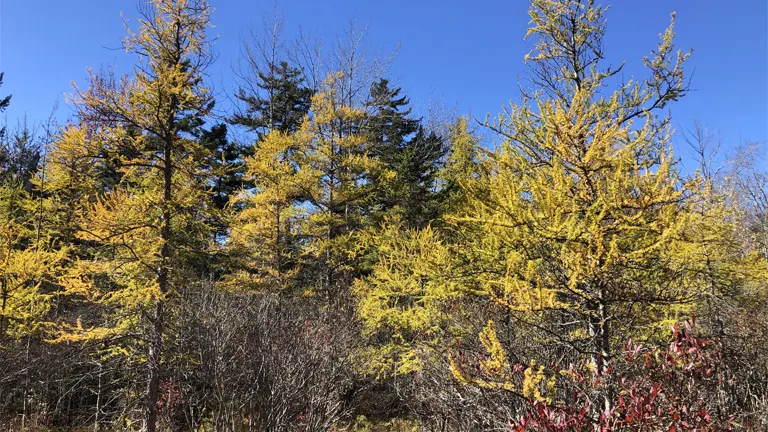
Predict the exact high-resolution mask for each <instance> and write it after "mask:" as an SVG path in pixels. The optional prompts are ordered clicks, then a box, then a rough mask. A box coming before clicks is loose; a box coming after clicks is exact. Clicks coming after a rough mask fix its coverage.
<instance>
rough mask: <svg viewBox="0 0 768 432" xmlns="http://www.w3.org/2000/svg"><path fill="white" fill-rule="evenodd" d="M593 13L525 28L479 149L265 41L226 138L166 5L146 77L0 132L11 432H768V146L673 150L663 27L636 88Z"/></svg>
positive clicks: (192, 8)
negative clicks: (727, 151)
mask: <svg viewBox="0 0 768 432" xmlns="http://www.w3.org/2000/svg"><path fill="white" fill-rule="evenodd" d="M605 11H606V8H605V7H603V6H599V5H597V4H595V3H594V2H593V1H586V0H531V5H530V16H531V25H530V28H529V29H528V33H527V35H526V37H527V38H528V40H529V41H530V43H531V47H532V51H531V52H530V53H529V54H528V55H527V56H526V58H525V59H526V63H527V65H528V67H529V75H528V77H527V79H526V80H525V81H523V85H521V89H522V95H520V97H519V98H516V99H515V100H518V102H512V103H511V105H510V107H509V108H508V109H506V110H505V111H504V112H503V113H502V114H501V115H500V116H499V117H498V118H497V119H496V120H495V121H493V122H486V123H484V124H475V125H474V126H473V123H472V122H470V121H469V120H468V119H466V118H464V117H459V118H454V119H449V120H446V121H444V122H443V123H442V124H440V123H439V122H436V121H435V120H434V119H431V121H429V122H427V121H425V120H424V119H423V118H421V117H419V116H417V115H415V114H414V107H413V106H412V104H411V102H410V99H409V98H408V96H407V95H406V94H404V92H403V90H402V89H401V88H400V87H398V86H397V85H395V84H394V83H392V82H391V81H390V80H388V79H387V77H386V76H384V71H385V70H386V67H385V66H386V64H387V63H388V61H389V59H388V58H373V59H371V58H364V57H361V55H360V53H362V52H363V50H361V46H360V43H361V39H360V37H359V36H360V35H359V33H357V32H356V31H354V28H352V29H351V30H350V31H349V32H348V33H347V34H346V37H348V40H340V41H338V43H337V44H336V45H335V46H336V48H335V50H334V51H332V52H322V51H321V50H319V49H317V48H316V47H315V46H314V45H313V44H312V43H311V42H309V41H307V40H304V39H299V40H297V41H295V43H292V44H289V43H286V41H284V40H283V39H282V38H281V34H280V29H281V21H280V20H279V19H276V20H275V21H274V22H273V23H272V24H271V25H267V26H265V29H267V30H268V31H267V32H266V33H265V34H252V36H253V37H254V38H255V39H254V40H252V41H250V42H248V43H246V45H245V47H244V64H245V67H244V69H242V70H241V71H240V72H239V73H236V76H235V78H234V79H235V82H237V83H238V89H237V91H236V92H235V94H234V97H233V98H232V100H233V101H234V102H235V103H236V104H237V106H236V108H235V109H233V110H232V112H231V113H228V114H227V115H225V116H223V118H225V119H226V120H221V118H222V117H218V118H219V121H218V122H217V121H215V120H216V119H215V118H214V116H213V115H212V113H213V109H214V97H213V95H214V93H213V92H212V90H211V89H210V88H209V87H208V83H207V82H206V77H207V75H206V70H207V68H208V67H209V66H210V65H211V64H212V62H213V59H214V57H213V54H212V53H213V42H212V39H211V38H210V36H209V34H208V32H209V27H210V20H211V18H212V7H211V5H210V4H209V3H208V2H207V1H206V0H151V1H149V2H148V3H147V4H146V5H144V6H142V7H141V8H140V12H141V15H142V19H141V20H139V25H138V28H137V29H135V30H131V29H128V35H127V37H126V38H125V40H124V46H125V48H126V50H127V51H128V53H130V54H132V55H134V56H135V58H136V64H135V67H134V68H133V69H132V70H131V72H130V73H129V74H127V75H125V76H122V77H116V76H114V75H113V74H111V73H109V72H100V73H94V74H92V75H91V77H90V80H89V83H88V86H87V87H86V88H75V90H74V95H73V96H72V97H71V98H70V101H69V102H70V103H71V105H72V106H73V107H74V112H75V114H74V116H73V118H72V119H70V120H69V121H68V122H67V123H65V124H63V125H60V126H59V127H58V128H57V129H56V130H49V131H47V132H48V133H47V134H46V136H37V135H36V134H35V133H34V132H33V131H32V130H30V128H27V127H26V124H25V123H20V126H19V127H18V128H16V129H15V130H10V131H6V128H2V129H0V142H1V143H2V147H0V301H1V303H0V427H2V428H4V429H8V430H85V429H92V430H94V431H99V430H143V431H156V430H162V431H171V430H174V431H186V430H216V431H245V430H248V431H251V430H257V431H294V430H296V431H298V430H304V431H342V430H393V431H398V430H414V431H415V430H431V431H476V430H515V431H517V430H519V431H570V430H583V431H619V430H686V431H694V430H697V431H698V430H763V428H765V427H766V426H768V415H767V414H766V413H768V355H767V354H766V353H765V352H764V350H763V349H762V347H763V346H764V345H765V343H768V339H766V337H767V336H766V335H768V320H767V319H766V318H765V316H766V313H768V293H766V281H767V280H768V261H767V259H768V240H766V239H768V225H767V224H766V221H767V220H768V216H767V214H766V211H768V199H766V196H768V175H767V174H766V173H765V171H764V170H762V169H761V168H763V166H761V165H760V163H758V162H755V160H759V158H760V157H761V156H764V155H763V154H762V153H761V151H762V150H764V146H761V145H757V144H755V145H747V146H742V147H739V148H737V149H735V150H736V151H735V152H734V153H733V154H732V155H731V157H730V158H729V159H728V161H727V162H726V163H724V164H723V166H722V167H716V166H714V165H713V162H712V161H713V160H714V157H713V155H714V154H715V153H716V152H717V151H719V150H720V149H719V147H718V143H717V142H716V139H715V137H714V136H713V135H712V134H710V133H708V132H707V130H706V129H705V128H704V127H703V126H701V125H699V124H697V125H695V127H694V128H693V129H691V130H690V131H687V132H686V133H683V134H678V133H675V132H674V131H673V130H672V128H671V124H672V119H671V118H670V116H669V114H668V111H667V108H668V107H669V106H670V104H673V103H674V102H675V101H677V100H679V99H680V98H683V97H685V95H686V94H687V93H688V90H689V78H688V75H686V73H685V68H684V66H685V62H686V60H687V59H688V57H689V55H690V53H689V52H683V51H677V50H676V49H675V47H674V18H675V17H674V14H673V15H672V24H671V25H670V26H669V28H668V29H667V30H666V31H664V32H663V33H661V35H660V41H659V44H658V46H657V47H656V48H655V49H654V50H652V51H651V53H650V54H649V55H648V56H647V57H646V58H644V59H643V63H644V65H645V67H646V70H645V71H644V72H642V73H641V75H639V76H640V78H637V79H633V80H631V81H623V80H621V76H622V75H621V73H622V68H621V67H619V68H611V67H610V66H606V61H605V59H604V53H603V43H604V37H605V29H606V21H605ZM324 59H325V60H326V61H323V60H324ZM2 78H3V75H2V74H1V73H0V84H2ZM16 97H21V98H23V97H24V95H17V96H16ZM9 103H11V99H10V97H9V96H5V97H0V112H2V111H3V110H5V108H6V107H7V106H8V104H9ZM474 127H477V128H483V129H484V130H485V132H486V133H487V134H490V135H491V136H492V137H493V141H492V144H491V143H485V142H483V141H481V140H480V139H479V138H478V136H477V135H476V134H475V133H474V131H473V128H474ZM233 132H237V133H233ZM681 145H690V146H691V150H692V152H693V154H694V155H695V157H694V158H692V159H691V160H686V161H682V162H681V161H680V160H679V159H678V158H677V157H676V156H675V155H674V153H673V147H674V146H678V147H679V146H681ZM683 163H684V164H686V165H687V166H689V167H690V166H694V165H695V166H696V167H697V168H698V169H697V170H696V171H695V173H694V174H692V175H683V174H681V169H680V167H681V166H682V164H683Z"/></svg>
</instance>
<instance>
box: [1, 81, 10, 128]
mask: <svg viewBox="0 0 768 432" xmlns="http://www.w3.org/2000/svg"><path fill="white" fill-rule="evenodd" d="M3 75H4V73H3V72H0V87H2V85H3ZM10 103H11V96H6V97H3V98H0V114H1V113H2V112H3V111H5V110H6V109H7V108H8V105H9V104H10ZM4 136H5V125H3V126H2V127H0V139H2V138H3V137H4Z"/></svg>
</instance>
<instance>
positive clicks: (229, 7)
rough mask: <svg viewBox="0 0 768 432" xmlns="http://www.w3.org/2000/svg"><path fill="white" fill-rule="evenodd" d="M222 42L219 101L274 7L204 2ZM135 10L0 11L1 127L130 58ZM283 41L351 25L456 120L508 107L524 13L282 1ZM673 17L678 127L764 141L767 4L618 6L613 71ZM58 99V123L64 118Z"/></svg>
mask: <svg viewBox="0 0 768 432" xmlns="http://www.w3.org/2000/svg"><path fill="white" fill-rule="evenodd" d="M212 3H213V5H214V6H215V7H216V12H215V13H214V16H213V23H214V24H215V25H216V28H215V30H214V32H216V33H218V35H219V40H218V42H217V46H216V49H217V51H218V54H219V59H218V62H217V63H216V64H215V65H214V66H213V68H212V69H211V70H210V73H211V76H212V79H213V81H214V82H213V84H214V86H215V87H216V88H217V90H218V91H222V90H224V91H227V90H231V88H232V82H231V73H230V70H231V65H232V64H233V63H234V62H236V61H237V57H238V51H239V40H240V36H241V35H242V34H243V33H244V32H246V31H247V29H248V27H249V25H254V26H258V25H259V24H260V22H261V18H262V16H263V14H265V13H271V11H272V9H273V6H274V4H273V2H272V1H271V0H246V1H242V0H212ZM136 4H137V0H109V1H106V0H66V1H62V0H0V71H4V72H5V84H4V85H3V86H2V87H1V88H0V94H3V95H4V94H9V93H10V94H12V95H13V100H12V105H11V108H10V109H9V110H8V114H7V115H8V121H9V123H13V122H14V121H15V119H16V118H17V117H19V116H21V115H23V114H24V113H26V114H27V115H28V116H29V118H30V120H32V121H41V120H43V119H45V118H46V117H47V116H48V113H49V112H50V110H51V107H52V104H53V102H54V101H55V100H56V99H57V98H58V97H60V95H62V94H63V93H66V92H69V91H70V87H69V81H70V80H74V81H76V82H78V83H83V82H84V79H85V77H86V72H85V68H86V67H87V66H94V67H99V66H102V65H109V64H113V63H117V64H118V67H119V68H120V69H123V68H125V67H127V66H129V65H130V64H131V62H132V59H131V58H129V57H127V56H126V54H124V53H123V52H122V51H115V50H111V49H109V48H117V47H119V44H120V40H121V38H122V37H123V35H124V30H123V27H122V22H121V19H120V12H121V11H124V12H125V16H126V17H127V18H129V19H131V18H135V17H136ZM279 6H280V9H281V10H282V12H283V13H284V15H285V17H286V29H285V31H286V36H287V37H289V38H290V37H291V36H292V35H293V34H295V33H296V31H297V30H298V29H299V28H300V27H301V28H302V29H304V30H305V31H309V32H311V33H312V34H313V35H315V36H318V37H321V38H323V39H325V40H326V41H328V42H330V41H332V40H333V39H334V37H335V35H336V34H338V33H340V32H341V31H342V29H343V28H344V27H345V25H346V24H347V23H348V22H349V21H350V20H352V19H356V20H357V22H358V23H359V24H361V25H368V27H369V31H368V37H367V45H368V46H369V47H370V48H371V50H372V51H377V50H387V49H388V48H392V47H393V46H395V45H396V44H398V43H400V44H401V49H400V54H399V56H398V58H397V60H396V61H395V63H394V65H393V67H392V69H391V73H390V75H391V76H392V77H393V78H394V80H395V81H396V82H397V83H398V84H399V85H401V86H402V87H403V88H404V89H405V91H407V93H408V95H409V96H411V98H412V100H413V102H414V103H415V105H416V106H417V109H421V110H423V109H424V107H426V106H427V105H428V104H429V101H430V100H439V101H440V102H441V103H442V104H443V105H445V106H449V107H455V109H456V111H457V112H458V113H471V114H472V115H474V116H478V117H483V116H484V115H485V114H486V113H491V115H496V114H497V113H498V112H499V111H500V107H501V106H502V105H504V104H506V103H508V102H509V100H511V99H515V98H516V95H517V90H516V77H517V76H519V75H520V74H521V73H522V72H523V71H524V67H523V61H522V59H523V55H524V54H525V53H526V52H527V47H526V44H525V42H524V41H523V35H524V34H525V31H526V28H527V21H528V15H527V13H526V10H527V2H526V1H523V0H507V1H499V0H488V1H468V0H461V1H459V0H417V1H414V0H410V1H405V0H395V1H372V0H366V1H359V0H358V1H354V0H323V1H317V0H314V1H310V0H304V1H299V0H281V1H280V2H279ZM671 11H676V12H677V16H678V27H677V33H678V38H677V45H678V46H679V47H681V48H689V47H692V48H694V54H693V57H692V58H691V60H690V68H689V71H694V75H693V85H692V87H693V88H694V89H695V92H693V93H692V94H690V95H689V96H688V98H687V99H685V100H683V101H681V102H679V103H677V104H676V105H674V107H673V115H674V123H675V125H676V127H677V128H680V127H689V126H690V125H691V124H692V122H693V121H694V120H695V119H698V120H701V121H703V122H705V123H707V124H708V125H709V127H710V128H712V129H719V130H720V131H721V132H722V133H723V134H724V135H725V137H726V139H727V143H728V145H731V146H732V145H737V144H739V143H742V142H746V141H765V140H768V1H766V0H735V1H723V0H645V1H627V0H614V1H613V5H612V8H611V9H610V11H609V13H608V34H607V40H606V50H607V55H608V58H609V60H611V61H612V62H614V63H615V64H618V63H619V62H620V61H622V60H626V61H627V66H626V69H625V71H626V75H632V74H638V73H642V72H643V71H642V70H641V66H642V64H641V60H640V59H641V58H642V56H643V55H645V54H646V53H647V52H648V51H649V50H650V49H651V48H653V47H655V44H656V41H657V40H658V33H659V32H661V31H663V29H664V28H665V27H666V26H667V24H668V22H669V13H670V12H671ZM131 22H133V23H134V24H135V20H132V21H131ZM70 112H71V111H70V110H69V108H67V107H66V106H65V105H64V102H63V98H62V100H61V107H60V109H59V116H58V117H59V118H60V119H63V118H66V117H67V116H68V115H69V114H70Z"/></svg>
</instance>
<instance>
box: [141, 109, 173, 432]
mask: <svg viewBox="0 0 768 432" xmlns="http://www.w3.org/2000/svg"><path fill="white" fill-rule="evenodd" d="M174 102H175V101H174ZM165 141H166V142H165V148H164V151H163V163H164V167H163V215H162V226H161V229H160V236H161V240H162V243H163V245H162V248H161V249H160V265H159V268H158V272H157V284H158V287H159V288H160V295H161V298H159V299H158V300H157V301H156V302H155V310H154V312H153V314H152V317H151V322H150V326H151V328H150V337H149V350H148V356H147V368H148V375H149V377H148V378H149V379H148V380H147V390H146V395H145V401H144V411H145V414H144V428H143V429H144V430H145V431H146V432H155V431H156V430H157V411H158V410H157V402H158V396H159V389H160V362H161V359H162V355H163V332H164V330H165V329H164V322H163V320H164V318H165V317H164V315H165V299H164V296H165V295H166V294H167V293H168V267H169V260H170V255H171V247H170V244H169V243H170V238H171V199H172V195H171V191H172V180H173V163H172V162H173V158H172V149H173V136H169V137H168V138H166V140H165Z"/></svg>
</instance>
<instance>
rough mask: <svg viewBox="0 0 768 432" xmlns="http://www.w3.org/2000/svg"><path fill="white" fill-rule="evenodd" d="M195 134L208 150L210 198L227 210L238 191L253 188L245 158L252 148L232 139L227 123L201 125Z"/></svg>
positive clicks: (206, 166) (206, 164)
mask: <svg viewBox="0 0 768 432" xmlns="http://www.w3.org/2000/svg"><path fill="white" fill-rule="evenodd" d="M196 135H197V139H198V140H199V141H200V145H202V146H203V147H204V148H205V149H206V150H208V155H207V157H206V162H205V164H204V165H203V167H202V169H204V170H207V171H208V172H209V173H210V181H211V183H212V184H211V187H212V188H213V191H212V192H213V195H212V196H211V199H212V200H213V204H214V205H215V206H216V208H217V209H219V210H224V209H225V208H226V207H227V205H228V204H229V203H230V202H231V201H232V199H233V198H234V196H235V195H236V194H237V193H238V192H239V191H241V190H244V189H246V190H247V189H250V188H252V187H253V182H251V181H248V180H247V179H246V178H245V158H247V157H248V156H250V155H251V154H252V153H253V151H252V150H251V148H250V147H246V146H242V145H239V144H237V143H236V142H235V141H232V140H230V139H229V138H228V137H227V125H226V124H225V123H218V124H215V125H213V126H211V127H210V128H209V129H205V128H201V129H200V130H199V131H198V132H196Z"/></svg>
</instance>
